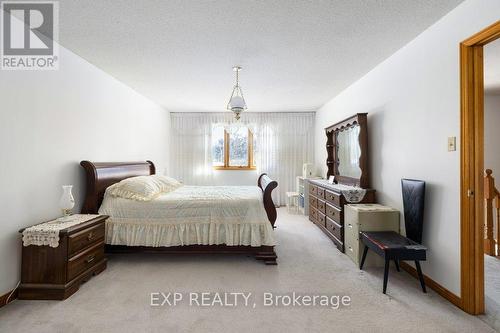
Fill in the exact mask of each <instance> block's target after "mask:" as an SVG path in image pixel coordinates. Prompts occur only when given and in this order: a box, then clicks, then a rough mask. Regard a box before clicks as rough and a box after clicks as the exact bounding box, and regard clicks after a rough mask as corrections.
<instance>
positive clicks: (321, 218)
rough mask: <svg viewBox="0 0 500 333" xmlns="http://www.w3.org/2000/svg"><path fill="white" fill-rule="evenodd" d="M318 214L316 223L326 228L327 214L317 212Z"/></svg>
mask: <svg viewBox="0 0 500 333" xmlns="http://www.w3.org/2000/svg"><path fill="white" fill-rule="evenodd" d="M317 214H318V219H317V221H316V222H317V223H318V224H319V225H321V226H322V227H325V226H326V224H325V220H326V216H325V214H323V213H321V212H317Z"/></svg>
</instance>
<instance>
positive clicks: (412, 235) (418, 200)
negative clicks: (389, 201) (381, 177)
mask: <svg viewBox="0 0 500 333" xmlns="http://www.w3.org/2000/svg"><path fill="white" fill-rule="evenodd" d="M401 188H402V190H403V208H404V214H405V215H404V218H405V227H406V237H407V238H409V239H411V240H413V241H415V242H417V243H419V244H420V243H422V230H423V222H424V201H425V182H424V181H422V180H413V179H401Z"/></svg>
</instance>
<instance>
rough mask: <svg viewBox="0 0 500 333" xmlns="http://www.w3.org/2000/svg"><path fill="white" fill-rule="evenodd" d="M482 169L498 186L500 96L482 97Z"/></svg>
mask: <svg viewBox="0 0 500 333" xmlns="http://www.w3.org/2000/svg"><path fill="white" fill-rule="evenodd" d="M484 167H485V168H486V169H491V170H493V177H495V180H496V184H497V185H496V186H497V187H499V186H500V95H485V96H484Z"/></svg>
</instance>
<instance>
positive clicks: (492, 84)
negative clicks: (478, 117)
mask: <svg viewBox="0 0 500 333" xmlns="http://www.w3.org/2000/svg"><path fill="white" fill-rule="evenodd" d="M484 90H485V92H486V93H487V94H494V95H500V39H497V40H496V41H494V42H492V43H490V44H486V46H485V47H484Z"/></svg>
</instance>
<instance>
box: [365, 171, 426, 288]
mask: <svg viewBox="0 0 500 333" xmlns="http://www.w3.org/2000/svg"><path fill="white" fill-rule="evenodd" d="M401 186H402V189H403V208H404V219H405V226H406V236H407V237H404V236H402V235H400V234H398V233H396V232H394V231H377V232H370V231H363V232H360V234H359V236H360V240H361V242H363V244H364V245H365V249H364V251H363V257H362V259H361V264H360V265H359V269H363V264H364V263H365V259H366V254H367V253H368V249H371V250H372V251H373V252H375V253H376V254H378V255H379V256H381V257H383V258H384V259H385V269H384V288H383V292H384V294H385V292H386V290H387V279H388V277H389V263H390V261H391V260H394V262H395V264H396V268H397V270H398V271H399V264H398V263H399V261H402V260H413V261H415V266H416V268H417V273H418V278H419V280H420V285H421V286H422V291H423V292H424V293H425V292H426V290H425V282H424V276H423V275H422V269H421V267H420V261H423V260H426V251H427V249H426V248H425V247H424V246H422V245H421V244H420V243H421V242H422V227H423V220H424V199H425V182H423V181H421V180H411V179H402V180H401Z"/></svg>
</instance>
